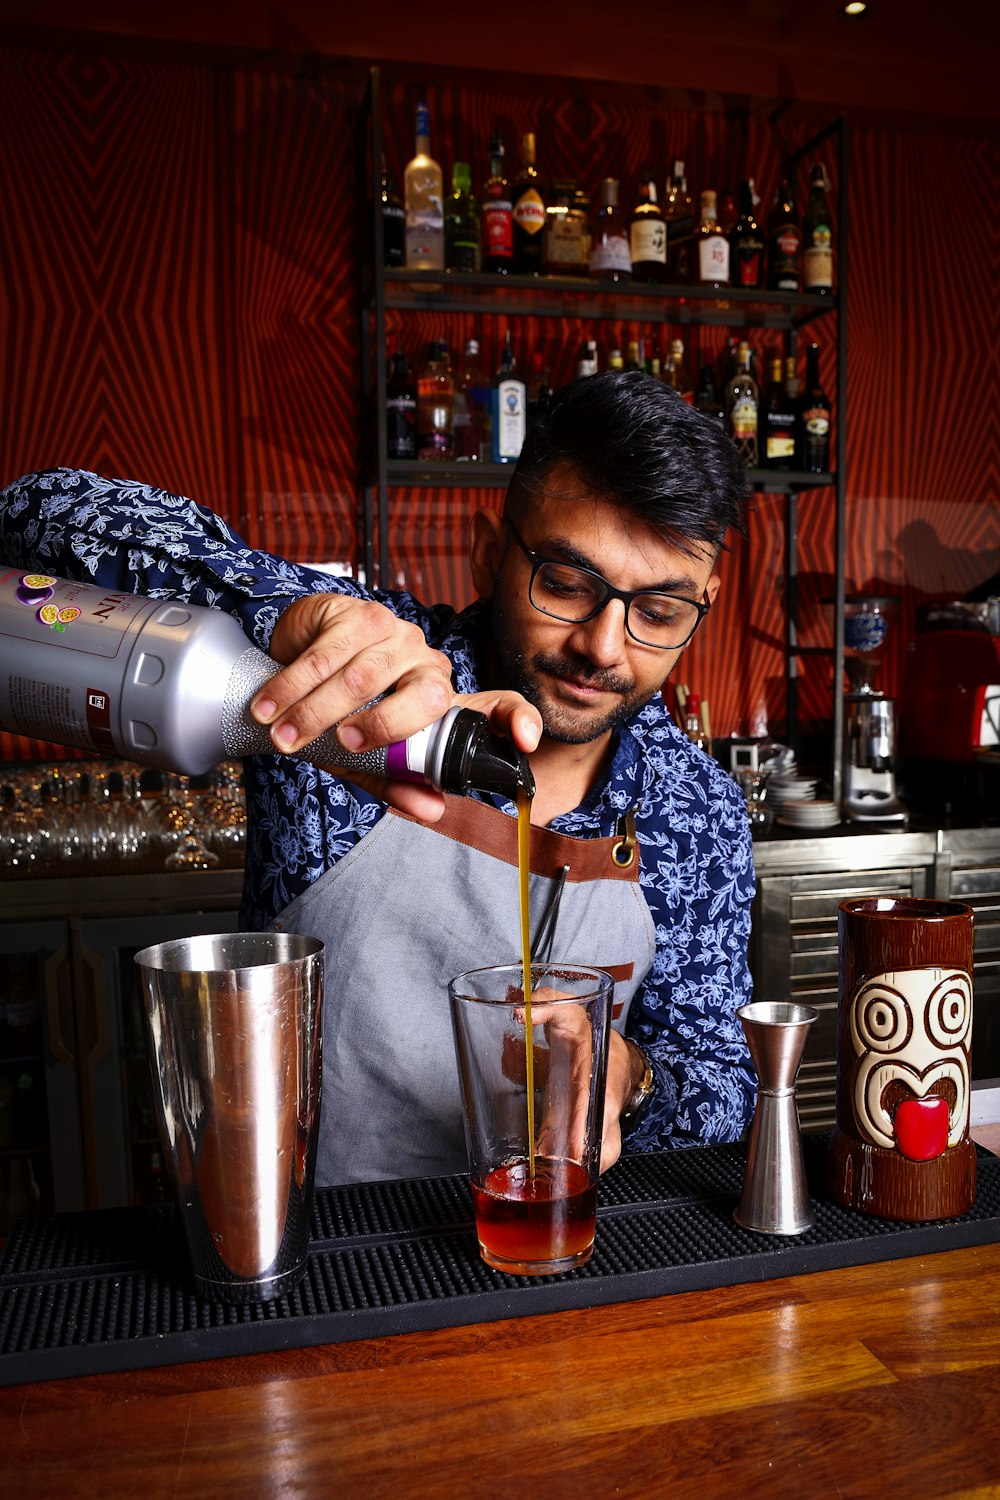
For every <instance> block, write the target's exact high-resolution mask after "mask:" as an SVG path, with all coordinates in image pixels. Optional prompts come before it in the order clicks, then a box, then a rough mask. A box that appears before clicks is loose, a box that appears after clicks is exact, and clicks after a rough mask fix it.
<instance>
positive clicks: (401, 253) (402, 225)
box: [379, 156, 406, 269]
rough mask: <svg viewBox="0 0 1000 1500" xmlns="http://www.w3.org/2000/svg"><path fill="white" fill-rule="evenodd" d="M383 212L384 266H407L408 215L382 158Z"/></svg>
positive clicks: (380, 200)
mask: <svg viewBox="0 0 1000 1500" xmlns="http://www.w3.org/2000/svg"><path fill="white" fill-rule="evenodd" d="M379 202H380V204H381V210H382V264H383V265H384V266H386V267H387V268H389V269H394V268H398V267H401V266H404V265H405V264H406V214H405V213H404V211H403V204H402V202H401V200H400V197H399V194H398V193H397V192H396V189H395V187H394V186H393V182H392V178H391V177H390V176H389V173H388V171H387V170H386V165H385V157H384V156H383V157H382V176H381V179H380V186H379Z"/></svg>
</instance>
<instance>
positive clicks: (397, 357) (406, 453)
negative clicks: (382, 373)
mask: <svg viewBox="0 0 1000 1500" xmlns="http://www.w3.org/2000/svg"><path fill="white" fill-rule="evenodd" d="M385 413H386V440H387V452H388V455H389V457H390V458H416V456H417V386H416V382H415V380H414V379H413V371H412V369H411V368H410V362H409V360H408V359H407V357H406V355H405V354H394V355H393V356H392V365H391V366H390V369H389V378H388V381H387V384H386V391H385Z"/></svg>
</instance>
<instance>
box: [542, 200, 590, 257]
mask: <svg viewBox="0 0 1000 1500" xmlns="http://www.w3.org/2000/svg"><path fill="white" fill-rule="evenodd" d="M589 254H590V222H589V205H588V208H587V210H586V211H585V210H584V209H582V208H581V207H580V204H579V202H578V201H577V196H576V183H575V182H573V181H565V182H555V183H553V185H552V196H551V199H550V201H549V203H548V205H547V206H546V209H545V229H544V230H543V239H542V265H543V267H544V270H545V274H546V276H586V274H587V259H588V256H589Z"/></svg>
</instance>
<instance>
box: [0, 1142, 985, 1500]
mask: <svg viewBox="0 0 1000 1500" xmlns="http://www.w3.org/2000/svg"><path fill="white" fill-rule="evenodd" d="M977 1135H978V1137H979V1139H980V1140H981V1141H982V1142H983V1143H984V1144H987V1145H988V1146H989V1147H990V1148H991V1149H993V1150H996V1149H997V1145H998V1144H1000V1142H998V1139H997V1138H998V1136H1000V1131H998V1130H997V1129H996V1128H995V1127H993V1128H991V1129H989V1130H988V1131H979V1132H977ZM906 1491H911V1492H912V1493H913V1494H914V1495H915V1496H919V1497H921V1500H927V1497H931V1496H944V1495H948V1496H963V1497H973V1496H975V1497H977V1500H980V1497H985V1496H987V1495H996V1494H1000V1244H996V1243H994V1244H987V1245H981V1246H975V1247H972V1248H967V1249H961V1250H953V1251H947V1252H944V1253H941V1254H936V1255H928V1256H914V1257H911V1258H907V1259H901V1260H888V1261H881V1262H877V1263H875V1264H871V1265H863V1266H857V1267H852V1268H848V1269H843V1270H834V1271H827V1272H822V1273H817V1274H814V1275H809V1276H793V1277H786V1278H784V1279H781V1280H773V1281H768V1282H763V1283H750V1284H743V1285H738V1286H730V1287H723V1288H720V1289H718V1290H714V1291H701V1292H691V1293H681V1294H678V1295H676V1296H672V1297H660V1298H655V1299H650V1300H645V1301H636V1302H628V1303H619V1304H616V1305H612V1306H604V1307H593V1308H580V1309H574V1310H572V1311H568V1312H563V1313H553V1314H551V1315H548V1316H535V1317H525V1318H518V1319H513V1320H511V1321H505V1322H494V1323H483V1324H479V1325H475V1326H471V1327H461V1328H448V1329H440V1330H437V1331H433V1332H425V1333H413V1334H408V1335H402V1336H400V1337H396V1338H379V1339H367V1340H362V1341H359V1342H354V1343H341V1344H337V1345H329V1346H326V1347H319V1348H305V1349H297V1350H291V1351H288V1352H283V1353H278V1354H262V1355H256V1356H253V1357H246V1358H230V1359H219V1360H214V1361H208V1362H204V1363H199V1364H187V1365H174V1366H169V1367H164V1368H159V1369H153V1370H141V1371H138V1372H130V1373H127V1374H109V1375H101V1376H90V1377H84V1378H80V1379H69V1380H59V1381H50V1382H45V1383H39V1384H31V1385H23V1386H13V1387H10V1388H8V1389H6V1390H0V1494H2V1495H4V1496H10V1497H11V1500H13V1497H20V1496H43V1495H44V1496H48V1495H52V1496H68V1495H88V1496H91V1495H92V1496H99V1497H101V1500H117V1497H122V1500H124V1497H128V1500H134V1497H136V1496H140V1497H142V1500H156V1497H159V1496H193V1497H199V1496H208V1495H211V1496H213V1497H215V1496H229V1495H239V1496H241V1497H256V1496H268V1497H272V1496H273V1497H277V1496H287V1495H297V1496H312V1495H338V1496H340V1495H343V1496H346V1497H351V1496H355V1495H357V1496H363V1497H372V1500H374V1497H378V1496H418V1497H428V1500H430V1497H437V1496H450V1495H459V1496H463V1497H465V1496H471V1497H506V1496H510V1497H516V1500H528V1497H532V1500H537V1497H550V1496H564V1495H565V1496H572V1497H574V1500H576V1497H579V1496H581V1495H592V1496H611V1495H616V1496H640V1495H642V1496H645V1495H678V1496H687V1495H693V1496H709V1497H714V1496H734V1497H744V1496H749V1495H758V1494H759V1495H762V1496H774V1495H788V1496H796V1497H800V1496H803V1497H804V1496H810V1497H811V1496H822V1495H836V1496H866V1497H867V1496H881V1495H889V1494H902V1493H904V1492H906Z"/></svg>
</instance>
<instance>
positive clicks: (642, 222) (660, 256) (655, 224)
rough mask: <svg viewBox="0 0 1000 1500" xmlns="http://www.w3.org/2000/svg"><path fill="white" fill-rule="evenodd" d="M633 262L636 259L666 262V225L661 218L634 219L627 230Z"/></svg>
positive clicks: (661, 263) (662, 264)
mask: <svg viewBox="0 0 1000 1500" xmlns="http://www.w3.org/2000/svg"><path fill="white" fill-rule="evenodd" d="M629 243H630V245H631V249H632V261H633V263H634V262H635V261H638V260H653V261H657V262H658V263H659V264H660V265H661V266H665V265H666V263H667V226H666V225H665V224H664V222H663V220H662V219H653V218H649V219H636V221H635V223H634V224H633V225H632V227H631V229H630V230H629Z"/></svg>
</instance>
